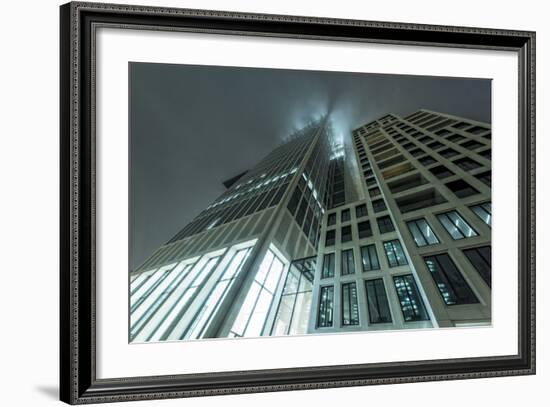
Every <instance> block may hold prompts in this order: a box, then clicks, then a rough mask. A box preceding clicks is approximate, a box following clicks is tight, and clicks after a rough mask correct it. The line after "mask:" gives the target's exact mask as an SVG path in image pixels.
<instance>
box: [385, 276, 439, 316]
mask: <svg viewBox="0 0 550 407" xmlns="http://www.w3.org/2000/svg"><path fill="white" fill-rule="evenodd" d="M393 283H394V284H395V290H396V291H397V296H398V297H399V304H400V305H401V311H402V312H403V318H404V319H405V322H411V321H426V320H428V319H430V318H428V313H427V312H426V307H425V306H424V303H423V302H422V298H421V297H420V293H419V292H418V287H417V286H416V282H415V281H414V277H413V275H412V274H407V275H404V276H395V277H394V278H393Z"/></svg>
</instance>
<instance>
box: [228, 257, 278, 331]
mask: <svg viewBox="0 0 550 407" xmlns="http://www.w3.org/2000/svg"><path fill="white" fill-rule="evenodd" d="M283 269H284V261H283V260H282V259H280V258H279V257H278V256H277V255H275V253H274V252H273V251H272V250H271V249H269V250H268V251H267V253H266V255H265V257H264V258H263V260H262V263H261V264H260V267H259V268H258V271H257V273H256V276H255V277H254V282H253V283H252V286H251V287H250V288H249V290H248V293H247V295H246V298H245V300H244V302H243V305H242V306H241V309H240V311H239V314H238V315H237V318H236V319H235V322H234V323H233V326H232V328H231V331H230V334H229V336H232V337H241V336H260V335H262V333H263V330H264V325H265V321H266V319H267V316H268V313H269V310H270V309H271V304H272V302H273V296H274V293H275V290H276V288H277V285H278V284H279V280H280V279H281V274H282V272H283Z"/></svg>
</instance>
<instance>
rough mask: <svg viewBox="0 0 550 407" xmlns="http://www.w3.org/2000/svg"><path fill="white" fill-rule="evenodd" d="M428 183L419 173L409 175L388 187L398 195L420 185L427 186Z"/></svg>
mask: <svg viewBox="0 0 550 407" xmlns="http://www.w3.org/2000/svg"><path fill="white" fill-rule="evenodd" d="M427 182H428V181H426V179H425V178H424V177H423V176H422V175H420V174H419V173H416V174H412V175H408V176H406V177H402V178H399V179H398V180H397V181H393V182H390V183H388V187H389V188H390V190H391V192H392V193H394V194H396V193H398V192H401V191H406V190H407V189H411V188H415V187H417V186H420V185H424V184H426V183H427Z"/></svg>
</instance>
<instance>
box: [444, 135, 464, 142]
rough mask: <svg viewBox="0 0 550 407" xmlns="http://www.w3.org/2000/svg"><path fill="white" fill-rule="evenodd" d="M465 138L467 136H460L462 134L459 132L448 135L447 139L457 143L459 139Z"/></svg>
mask: <svg viewBox="0 0 550 407" xmlns="http://www.w3.org/2000/svg"><path fill="white" fill-rule="evenodd" d="M464 138H465V137H463V136H460V135H458V134H453V135H451V136H449V137H447V140H449V141H454V142H455V143H456V142H457V141H459V140H464Z"/></svg>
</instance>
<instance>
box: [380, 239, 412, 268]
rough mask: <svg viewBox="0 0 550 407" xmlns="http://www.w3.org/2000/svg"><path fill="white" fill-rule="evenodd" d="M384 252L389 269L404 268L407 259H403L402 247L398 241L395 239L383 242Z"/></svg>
mask: <svg viewBox="0 0 550 407" xmlns="http://www.w3.org/2000/svg"><path fill="white" fill-rule="evenodd" d="M384 250H385V251H386V257H387V259H388V264H389V265H390V267H398V266H404V265H405V264H407V258H406V257H405V253H404V252H403V247H401V242H400V241H399V240H397V239H396V240H390V241H389V242H384Z"/></svg>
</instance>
